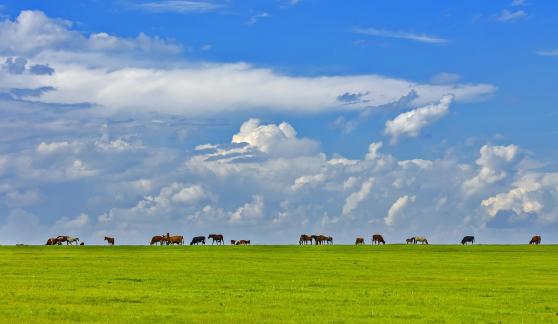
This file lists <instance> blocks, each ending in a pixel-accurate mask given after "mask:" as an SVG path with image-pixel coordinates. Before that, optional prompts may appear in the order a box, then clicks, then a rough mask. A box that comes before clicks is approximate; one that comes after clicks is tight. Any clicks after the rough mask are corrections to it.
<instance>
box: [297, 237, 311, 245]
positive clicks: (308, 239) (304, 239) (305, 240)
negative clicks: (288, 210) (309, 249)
mask: <svg viewBox="0 0 558 324" xmlns="http://www.w3.org/2000/svg"><path fill="white" fill-rule="evenodd" d="M308 242H310V245H312V236H310V235H306V234H302V235H300V238H299V239H298V245H303V244H304V245H307V244H308Z"/></svg>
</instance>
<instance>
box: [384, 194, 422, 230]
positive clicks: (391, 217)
mask: <svg viewBox="0 0 558 324" xmlns="http://www.w3.org/2000/svg"><path fill="white" fill-rule="evenodd" d="M415 198H416V197H415V196H408V195H405V196H401V197H399V198H398V199H397V200H396V201H395V202H394V203H393V205H391V207H390V208H389V210H388V213H387V215H386V217H385V218H384V223H385V224H386V225H388V226H393V225H394V224H395V220H396V218H397V217H398V216H399V215H400V214H401V213H402V212H403V210H404V209H405V208H406V207H407V205H408V204H409V203H410V202H413V201H415Z"/></svg>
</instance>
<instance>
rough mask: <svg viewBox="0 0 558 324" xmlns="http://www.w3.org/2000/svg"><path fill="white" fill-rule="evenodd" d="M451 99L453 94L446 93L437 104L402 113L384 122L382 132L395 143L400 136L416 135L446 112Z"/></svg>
mask: <svg viewBox="0 0 558 324" xmlns="http://www.w3.org/2000/svg"><path fill="white" fill-rule="evenodd" d="M452 101H453V96H451V95H446V96H443V97H442V99H440V102H439V103H437V104H430V105H428V106H425V107H421V108H417V109H414V110H411V111H408V112H405V113H402V114H400V115H399V116H397V117H395V119H393V120H388V121H387V122H386V128H385V129H384V134H386V135H389V136H391V142H392V143H396V142H397V140H398V138H399V137H401V136H408V137H417V136H418V135H419V133H420V131H421V130H422V129H423V128H424V127H426V126H428V125H430V124H432V123H434V122H435V121H437V120H438V119H440V118H442V117H443V116H444V115H446V114H447V113H448V111H449V106H450V104H451V102H452Z"/></svg>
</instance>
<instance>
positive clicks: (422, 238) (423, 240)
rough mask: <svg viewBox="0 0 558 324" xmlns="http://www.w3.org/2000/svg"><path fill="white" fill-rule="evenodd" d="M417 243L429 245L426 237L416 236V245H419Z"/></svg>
mask: <svg viewBox="0 0 558 324" xmlns="http://www.w3.org/2000/svg"><path fill="white" fill-rule="evenodd" d="M417 242H420V243H421V244H426V245H428V240H427V239H426V237H424V236H415V244H417Z"/></svg>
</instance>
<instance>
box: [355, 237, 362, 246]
mask: <svg viewBox="0 0 558 324" xmlns="http://www.w3.org/2000/svg"><path fill="white" fill-rule="evenodd" d="M361 244H364V237H357V238H356V240H355V245H361Z"/></svg>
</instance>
